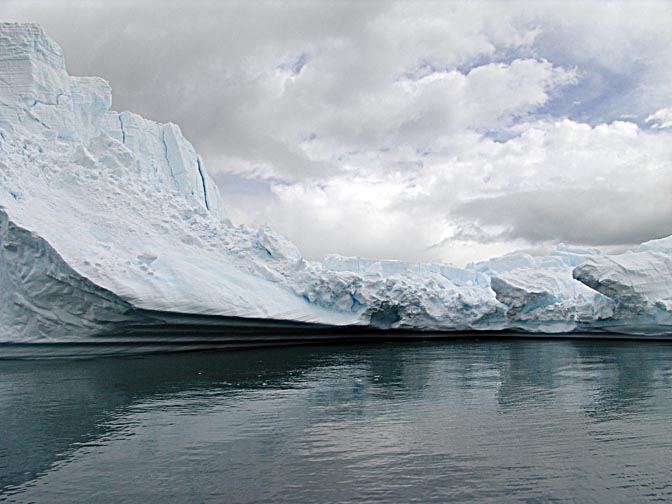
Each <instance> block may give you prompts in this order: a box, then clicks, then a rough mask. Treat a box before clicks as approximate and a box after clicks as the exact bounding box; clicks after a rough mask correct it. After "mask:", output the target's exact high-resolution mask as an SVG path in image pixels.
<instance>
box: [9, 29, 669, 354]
mask: <svg viewBox="0 0 672 504" xmlns="http://www.w3.org/2000/svg"><path fill="white" fill-rule="evenodd" d="M110 106H111V89H110V86H109V85H108V84H107V82H105V81H104V80H102V79H99V78H91V77H72V76H69V75H68V74H67V71H66V67H65V62H64V58H63V54H62V51H61V49H60V48H59V47H58V45H57V44H56V43H54V42H53V41H52V40H51V39H49V38H48V37H47V36H46V35H45V34H44V32H43V31H42V29H41V28H40V27H39V26H37V25H31V24H12V23H4V24H0V279H1V280H0V281H1V282H2V285H1V286H2V293H1V294H0V296H1V301H2V305H3V306H2V308H0V342H21V341H53V340H55V341H65V340H81V339H82V338H84V339H86V338H88V337H91V336H94V335H96V334H99V332H100V331H101V328H103V327H105V326H107V325H108V323H110V322H111V321H114V322H116V321H119V320H123V319H124V317H128V316H129V313H130V312H132V311H133V310H155V311H159V312H172V313H184V314H193V315H206V316H224V317H249V318H256V319H260V318H261V319H276V320H290V321H298V322H311V323H319V324H326V325H330V326H348V325H354V326H361V327H376V328H382V329H387V328H395V329H412V330H432V331H435V330H441V331H465V330H505V329H507V330H516V331H527V332H544V333H566V332H591V331H597V332H600V331H617V332H621V333H624V334H632V335H647V336H652V335H666V334H669V331H670V327H671V326H672V316H671V315H672V282H671V281H670V278H671V277H670V273H672V259H671V257H672V238H668V239H664V240H656V241H652V242H648V243H646V244H643V245H642V246H641V247H640V249H639V250H637V251H632V252H630V253H626V254H623V255H617V256H604V255H601V254H600V253H599V252H598V251H596V250H590V249H578V248H569V247H564V246H560V247H558V248H557V250H555V251H554V252H552V253H551V254H549V255H547V256H543V257H536V256H534V257H533V256H530V255H527V254H515V255H509V256H505V257H500V258H495V259H491V260H489V261H486V262H482V263H477V264H472V265H469V266H468V267H466V268H456V267H453V266H450V265H446V264H440V263H423V264H421V263H409V262H403V261H376V260H371V259H363V258H346V257H340V256H329V257H327V258H326V259H325V260H324V261H323V262H322V263H319V262H312V261H306V260H305V259H303V258H302V256H301V253H300V251H299V250H298V249H297V248H296V247H295V246H294V245H293V244H292V243H291V242H289V241H288V240H287V239H286V238H284V237H282V236H280V235H278V234H277V233H275V232H274V231H273V230H271V229H270V228H268V227H262V228H260V229H257V230H255V229H250V228H248V227H245V226H235V225H233V224H232V223H231V222H230V220H229V219H228V217H227V215H226V212H225V210H224V202H223V201H222V198H221V196H220V194H219V191H218V189H217V186H216V185H215V184H214V182H213V181H212V179H211V178H210V177H209V175H208V173H207V171H206V167H205V166H204V163H203V160H202V159H201V158H200V157H199V156H198V154H197V153H196V151H195V149H194V147H193V146H192V145H191V144H190V143H189V142H188V141H187V140H186V139H185V138H184V136H183V135H182V133H181V131H180V129H179V127H178V126H176V125H174V124H170V123H169V124H160V123H157V122H154V121H151V120H149V119H145V118H143V117H141V116H139V115H137V114H133V113H131V112H121V113H118V112H115V111H112V110H110Z"/></svg>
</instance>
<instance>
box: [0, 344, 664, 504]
mask: <svg viewBox="0 0 672 504" xmlns="http://www.w3.org/2000/svg"><path fill="white" fill-rule="evenodd" d="M671 385H672V345H669V344H659V343H637V342H607V341H538V340H537V341H529V340H528V341H526V340H502V341H484V342H478V341H457V342H455V341H453V342H446V343H426V344H423V343H413V344H383V345H375V346H374V345H367V346H347V347H344V346H339V347H336V346H325V347H294V348H282V349H263V350H248V351H229V352H219V353H193V354H177V355H155V356H142V357H135V358H117V359H115V358H108V359H92V360H80V361H65V360H63V361H0V429H1V430H0V501H3V502H82V503H84V502H122V501H123V502H161V503H166V502H179V503H183V502H269V501H270V502H361V501H369V502H412V501H416V502H432V501H434V502H446V501H450V502H521V501H522V502H635V501H637V502H648V501H651V502H654V501H666V500H671V499H672V471H671V469H670V467H671V466H672V389H671V387H670V386H671Z"/></svg>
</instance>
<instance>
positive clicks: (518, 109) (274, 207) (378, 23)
mask: <svg viewBox="0 0 672 504" xmlns="http://www.w3.org/2000/svg"><path fill="white" fill-rule="evenodd" d="M66 5H67V8H65V6H66ZM0 6H2V12H3V14H4V17H5V18H6V19H17V20H29V21H38V22H41V23H43V25H44V26H45V29H46V30H47V32H48V33H50V34H51V35H52V37H54V38H55V39H56V40H57V41H58V42H59V43H61V44H62V45H63V46H64V50H65V53H66V56H67V58H68V67H69V69H70V71H71V72H73V73H75V74H93V75H102V76H104V77H106V78H108V79H109V80H110V81H111V83H112V86H113V90H114V106H115V108H117V109H127V108H128V109H132V110H134V111H136V112H139V113H141V114H144V115H147V116H149V117H152V118H155V119H158V120H162V121H167V120H170V121H174V122H177V123H179V124H180V125H181V126H182V129H183V131H184V132H185V134H186V135H187V137H188V138H190V139H191V140H192V141H193V142H194V144H195V146H196V147H197V149H198V150H199V151H200V152H201V153H202V154H203V156H204V158H205V162H206V166H207V168H208V170H209V171H210V172H211V173H214V174H215V176H216V178H217V179H218V180H220V181H221V182H220V187H221V189H222V191H223V193H224V195H225V197H226V198H227V200H228V201H229V202H230V206H231V209H230V214H231V215H232V216H234V218H239V219H240V220H241V221H244V222H246V223H250V224H260V223H262V222H268V223H270V224H271V225H273V226H275V227H277V228H278V230H279V231H281V232H283V233H285V234H287V235H288V236H289V237H290V238H291V239H292V240H294V241H295V242H297V243H298V244H299V245H300V247H301V248H302V249H303V250H304V252H305V253H306V254H307V255H309V256H311V257H320V256H322V255H324V254H326V253H329V252H341V253H346V254H362V255H368V256H379V257H399V258H405V259H431V258H434V257H436V258H441V259H444V260H452V261H455V262H465V261H468V260H469V259H471V258H473V259H479V258H485V257H487V256H488V255H490V254H495V253H502V252H506V251H510V250H513V249H516V248H537V249H538V248H544V247H547V246H549V245H551V244H552V243H554V242H557V241H559V240H564V241H572V240H573V241H583V242H588V243H593V244H597V245H600V244H605V245H606V244H612V245H627V244H629V243H632V242H634V241H638V240H640V239H642V238H643V237H647V236H648V237H651V238H653V237H655V236H658V235H660V234H661V233H667V232H668V231H669V227H668V225H667V222H666V221H667V220H669V216H670V210H671V209H670V208H669V205H668V204H667V203H666V201H667V198H666V196H667V195H668V194H669V193H670V189H672V184H671V178H672V175H671V172H672V166H671V160H672V151H671V150H670V147H669V145H670V144H671V142H670V138H671V137H670V129H669V127H670V125H671V124H672V117H671V116H670V108H669V107H670V93H669V89H670V87H669V86H670V84H669V83H670V82H672V51H670V49H669V48H670V47H671V46H672V30H670V29H669V27H670V26H672V4H670V3H669V2H667V1H642V2H612V1H596V2H565V1H545V2H531V1H530V2H519V1H512V2H485V1H483V2H433V1H426V2H412V3H411V2H348V1H346V2H327V1H324V2H299V1H296V2H292V1H290V2H283V3H279V2H243V1H240V2H236V1H232V2H221V3H220V2H199V3H198V7H197V8H196V7H193V6H192V5H190V4H188V3H186V2H179V1H164V2H152V1H148V2H130V1H118V2H114V3H113V4H109V3H106V2H102V1H93V2H81V3H71V2H68V3H65V2H59V1H53V2H49V3H42V2H25V1H22V2H14V1H2V0H0ZM75 18H76V19H77V20H78V23H77V29H76V30H73V29H72V26H73V24H72V23H73V19H75ZM623 118H628V120H627V121H623V120H618V119H623Z"/></svg>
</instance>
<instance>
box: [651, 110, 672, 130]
mask: <svg viewBox="0 0 672 504" xmlns="http://www.w3.org/2000/svg"><path fill="white" fill-rule="evenodd" d="M646 122H647V123H652V125H651V127H652V128H655V129H663V128H672V107H669V108H663V109H660V110H657V111H656V112H655V113H654V114H651V115H650V116H648V117H647V118H646Z"/></svg>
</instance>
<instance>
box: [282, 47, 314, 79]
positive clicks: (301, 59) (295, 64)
mask: <svg viewBox="0 0 672 504" xmlns="http://www.w3.org/2000/svg"><path fill="white" fill-rule="evenodd" d="M309 60H310V55H309V54H308V53H305V52H304V53H301V54H300V55H299V56H298V57H297V58H296V59H294V60H291V61H286V62H284V63H281V64H280V65H278V69H280V70H282V71H284V72H289V73H291V74H292V75H293V76H297V75H299V74H300V73H301V70H303V67H305V66H306V64H307V63H308V61H309Z"/></svg>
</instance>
